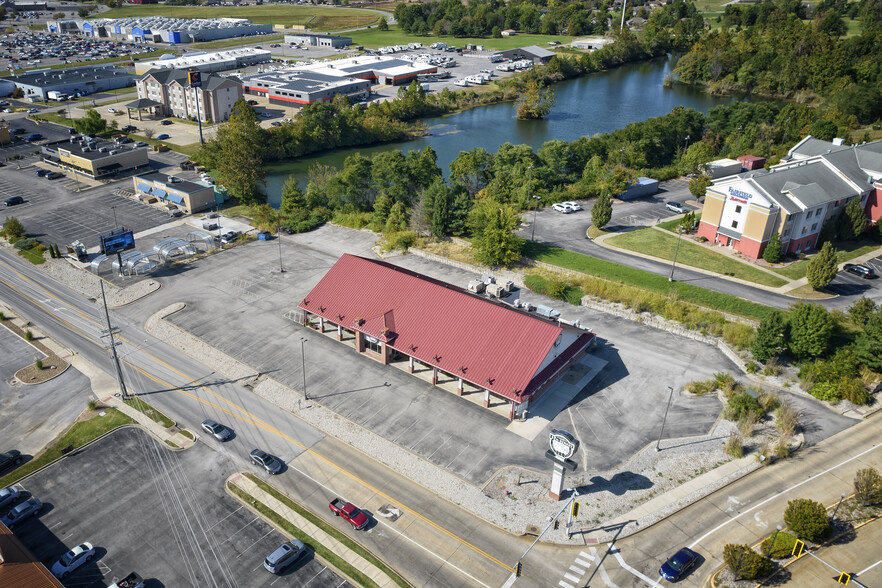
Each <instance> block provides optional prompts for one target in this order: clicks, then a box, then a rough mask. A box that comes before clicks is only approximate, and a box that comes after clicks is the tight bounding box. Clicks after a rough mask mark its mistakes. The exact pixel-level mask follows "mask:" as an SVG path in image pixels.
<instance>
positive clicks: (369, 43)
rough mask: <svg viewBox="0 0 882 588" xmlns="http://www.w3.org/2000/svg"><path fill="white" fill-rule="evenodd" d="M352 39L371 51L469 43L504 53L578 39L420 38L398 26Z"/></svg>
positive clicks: (359, 33) (360, 33)
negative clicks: (401, 46)
mask: <svg viewBox="0 0 882 588" xmlns="http://www.w3.org/2000/svg"><path fill="white" fill-rule="evenodd" d="M346 34H347V35H348V36H350V37H352V43H353V44H355V45H364V46H365V47H367V48H370V49H376V48H377V47H383V46H385V45H406V44H407V43H422V44H423V45H426V46H428V45H429V44H431V43H434V42H435V41H444V42H445V43H447V44H448V45H456V46H457V47H462V46H464V45H466V44H467V43H472V44H475V45H484V47H485V48H486V49H488V50H495V51H503V50H505V49H514V48H516V47H526V46H527V45H539V46H540V47H546V46H547V43H548V41H560V42H561V43H569V42H571V41H572V40H573V39H575V38H576V37H566V36H563V35H515V36H514V37H503V38H501V39H493V38H491V37H486V38H474V37H451V36H450V35H446V36H443V37H436V36H434V35H426V36H425V37H420V36H417V35H415V34H411V33H405V32H404V31H402V30H399V29H398V27H397V26H396V25H391V26H390V27H389V30H388V31H381V30H380V29H376V28H372V29H367V30H363V31H352V32H350V33H346Z"/></svg>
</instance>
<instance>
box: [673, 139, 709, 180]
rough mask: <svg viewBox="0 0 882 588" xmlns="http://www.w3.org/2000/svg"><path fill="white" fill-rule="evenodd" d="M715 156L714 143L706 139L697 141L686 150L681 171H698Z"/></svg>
mask: <svg viewBox="0 0 882 588" xmlns="http://www.w3.org/2000/svg"><path fill="white" fill-rule="evenodd" d="M713 158H714V148H713V145H711V144H710V143H707V142H705V141H696V142H695V143H693V144H692V145H690V146H689V148H688V149H687V150H686V154H685V155H683V157H682V158H681V159H680V173H682V174H694V173H698V170H700V169H701V167H702V166H703V165H704V164H705V163H707V162H708V161H710V160H711V159H713Z"/></svg>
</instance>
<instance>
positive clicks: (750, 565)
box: [723, 543, 775, 580]
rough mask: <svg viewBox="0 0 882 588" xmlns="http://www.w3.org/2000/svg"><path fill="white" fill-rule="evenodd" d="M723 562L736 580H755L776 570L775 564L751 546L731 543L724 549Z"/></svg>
mask: <svg viewBox="0 0 882 588" xmlns="http://www.w3.org/2000/svg"><path fill="white" fill-rule="evenodd" d="M723 561H724V562H725V563H726V565H727V566H729V569H730V570H732V574H734V575H735V579H736V580H755V579H757V578H761V577H763V576H766V575H768V574H770V573H771V572H772V570H773V569H775V564H773V563H772V562H771V561H769V560H768V559H766V558H765V557H763V556H762V555H760V554H759V553H757V552H756V551H754V550H753V549H751V548H750V546H749V545H736V544H733V543H730V544H729V545H726V546H725V547H723Z"/></svg>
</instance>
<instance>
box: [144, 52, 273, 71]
mask: <svg viewBox="0 0 882 588" xmlns="http://www.w3.org/2000/svg"><path fill="white" fill-rule="evenodd" d="M271 58H272V55H271V54H270V52H269V51H266V50H264V49H254V48H252V47H245V48H242V49H230V50H229V51H214V52H211V53H188V54H187V55H184V56H182V57H175V58H173V59H154V60H153V61H137V62H135V75H139V76H142V75H144V74H145V73H147V72H148V71H150V70H155V69H178V70H184V71H186V70H196V71H201V72H204V73H210V72H215V71H228V70H231V69H238V68H241V67H245V66H248V65H254V64H257V63H261V62H264V61H269V60H270V59H271Z"/></svg>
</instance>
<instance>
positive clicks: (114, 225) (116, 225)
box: [74, 172, 119, 229]
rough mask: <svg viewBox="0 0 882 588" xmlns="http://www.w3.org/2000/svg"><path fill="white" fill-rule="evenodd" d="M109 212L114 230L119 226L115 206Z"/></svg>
mask: <svg viewBox="0 0 882 588" xmlns="http://www.w3.org/2000/svg"><path fill="white" fill-rule="evenodd" d="M74 173H76V172H74ZM110 210H112V211H113V228H114V229H115V228H116V227H118V226H119V223H118V222H116V206H111V207H110Z"/></svg>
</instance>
